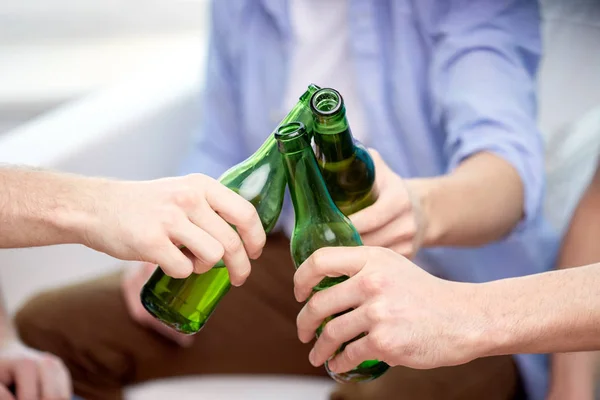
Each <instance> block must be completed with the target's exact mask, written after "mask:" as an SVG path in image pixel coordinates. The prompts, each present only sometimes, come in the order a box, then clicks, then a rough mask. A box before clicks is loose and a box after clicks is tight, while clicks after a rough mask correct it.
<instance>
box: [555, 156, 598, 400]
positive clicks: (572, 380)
mask: <svg viewBox="0 0 600 400" xmlns="http://www.w3.org/2000/svg"><path fill="white" fill-rule="evenodd" d="M598 238H600V168H598V169H597V170H596V174H595V176H594V178H593V179H592V182H591V183H590V185H589V187H588V189H587V191H586V192H585V193H584V195H583V197H582V198H581V201H580V203H579V205H578V207H577V209H576V210H575V214H574V215H573V219H572V220H571V224H570V226H569V230H568V232H567V235H566V236H565V240H564V242H563V246H562V250H561V253H560V256H559V260H558V268H559V269H565V268H572V267H578V266H581V265H586V264H591V263H594V262H598V261H600V246H598ZM597 365H598V353H595V352H590V353H585V352H584V353H558V354H554V355H553V356H552V379H551V386H550V387H551V390H550V392H551V398H552V396H556V398H557V399H558V398H566V397H568V398H577V399H581V400H586V399H589V400H592V399H593V398H594V388H595V386H596V385H595V374H596V368H597Z"/></svg>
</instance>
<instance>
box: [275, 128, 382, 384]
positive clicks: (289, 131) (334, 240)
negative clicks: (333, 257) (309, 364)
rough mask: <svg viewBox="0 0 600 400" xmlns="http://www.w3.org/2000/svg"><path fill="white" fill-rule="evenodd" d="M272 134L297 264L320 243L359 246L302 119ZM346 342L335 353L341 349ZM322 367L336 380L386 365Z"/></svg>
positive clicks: (377, 371) (324, 284)
mask: <svg viewBox="0 0 600 400" xmlns="http://www.w3.org/2000/svg"><path fill="white" fill-rule="evenodd" d="M275 137H276V139H277V143H278V148H279V151H280V152H281V155H282V158H283V163H284V166H285V171H286V173H287V180H288V187H289V190H290V195H291V198H292V203H293V205H294V212H295V215H296V218H295V225H294V231H293V233H292V238H291V244H290V247H291V252H292V259H293V261H294V265H295V266H296V268H298V267H299V266H300V265H301V264H302V263H303V262H304V261H305V260H306V259H307V258H308V257H309V256H310V255H311V254H312V253H313V252H315V251H316V250H317V249H320V248H322V247H331V246H361V245H362V241H361V239H360V235H359V234H358V232H357V231H356V229H355V228H354V226H353V225H352V223H351V222H350V220H349V219H348V218H347V217H346V216H344V214H343V213H342V212H341V211H340V209H339V208H338V207H337V206H336V205H335V203H334V202H333V200H332V198H331V196H330V195H329V191H328V190H327V186H326V185H325V181H324V180H323V176H322V175H321V171H320V170H319V166H318V165H317V160H316V158H315V155H314V153H313V150H312V148H311V146H310V141H309V137H308V134H307V132H306V129H305V127H304V125H303V124H302V123H301V122H292V123H289V124H286V125H283V126H281V127H280V128H279V129H278V130H277V132H276V133H275ZM346 279H348V277H347V276H342V277H338V278H324V279H323V280H322V281H321V282H320V283H319V284H318V285H317V286H315V288H314V291H319V290H323V289H326V288H329V287H331V286H333V285H336V284H338V283H340V282H343V281H344V280H346ZM313 293H314V292H313ZM348 311H350V310H348ZM336 316H337V315H336ZM336 316H332V317H330V318H329V319H327V320H326V321H324V322H323V324H322V325H321V327H320V328H319V329H318V331H317V336H318V335H319V334H320V332H321V331H322V329H323V327H324V326H325V324H326V323H327V322H328V321H330V320H331V319H332V318H335V317H336ZM346 344H347V343H345V344H344V345H342V346H341V347H340V348H339V349H338V351H337V352H336V354H338V353H340V352H341V351H343V349H344V347H345V346H346ZM325 368H326V369H327V372H328V373H329V375H330V376H331V377H332V378H333V379H335V380H336V381H338V382H365V381H370V380H373V379H375V378H378V377H379V376H381V375H383V373H385V372H386V371H387V370H388V368H389V366H388V365H387V364H386V363H384V362H381V361H377V360H370V361H364V362H363V363H361V364H360V365H359V366H357V367H356V368H355V369H353V370H351V371H349V372H346V373H342V374H335V373H333V372H331V371H330V370H329V368H328V366H327V364H325Z"/></svg>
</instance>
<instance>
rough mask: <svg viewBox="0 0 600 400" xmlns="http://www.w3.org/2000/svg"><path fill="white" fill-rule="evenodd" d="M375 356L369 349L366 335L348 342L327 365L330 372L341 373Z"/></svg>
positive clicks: (369, 341)
mask: <svg viewBox="0 0 600 400" xmlns="http://www.w3.org/2000/svg"><path fill="white" fill-rule="evenodd" d="M377 358H378V357H377V355H376V354H375V352H374V351H373V350H372V349H371V339H369V335H367V336H364V337H362V338H360V339H358V340H356V341H354V342H352V343H350V344H348V345H347V346H346V348H345V349H344V351H343V352H341V353H340V354H338V355H337V356H335V357H334V358H333V359H331V360H329V361H328V362H327V366H328V367H329V369H330V370H331V372H334V373H337V374H341V373H344V372H348V371H350V370H351V369H354V368H356V367H357V366H358V365H359V364H360V363H362V362H363V361H366V360H373V359H377Z"/></svg>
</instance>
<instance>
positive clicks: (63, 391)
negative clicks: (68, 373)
mask: <svg viewBox="0 0 600 400" xmlns="http://www.w3.org/2000/svg"><path fill="white" fill-rule="evenodd" d="M38 374H39V377H40V386H41V394H42V399H68V398H69V397H70V396H69V392H70V388H69V385H68V381H67V382H65V379H64V377H63V376H62V371H61V366H60V362H59V361H58V360H55V359H53V358H51V357H50V356H45V357H43V358H42V359H41V360H38Z"/></svg>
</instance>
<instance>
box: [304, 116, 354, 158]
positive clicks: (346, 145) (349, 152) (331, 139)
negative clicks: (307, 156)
mask: <svg viewBox="0 0 600 400" xmlns="http://www.w3.org/2000/svg"><path fill="white" fill-rule="evenodd" d="M320 128H321V127H320V126H317V124H315V126H314V138H315V153H316V155H317V158H318V159H319V160H320V161H321V162H325V161H326V162H339V161H344V160H347V159H348V158H350V157H352V156H353V155H354V152H355V149H354V138H353V137H352V131H351V130H350V127H349V126H348V124H345V127H341V128H342V129H343V130H341V131H337V132H327V131H326V130H325V131H324V130H323V129H320Z"/></svg>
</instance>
